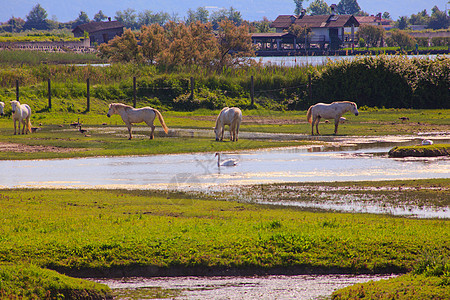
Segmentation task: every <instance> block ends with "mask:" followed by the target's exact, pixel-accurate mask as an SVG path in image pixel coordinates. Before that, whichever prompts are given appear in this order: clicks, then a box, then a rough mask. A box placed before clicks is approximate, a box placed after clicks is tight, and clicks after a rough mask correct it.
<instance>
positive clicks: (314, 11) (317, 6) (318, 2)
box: [307, 0, 331, 15]
mask: <svg viewBox="0 0 450 300" xmlns="http://www.w3.org/2000/svg"><path fill="white" fill-rule="evenodd" d="M307 11H308V13H309V14H311V15H329V14H330V13H331V8H330V7H329V6H328V4H327V3H326V2H325V1H324V0H314V1H313V2H311V4H310V5H309V7H308V9H307Z"/></svg>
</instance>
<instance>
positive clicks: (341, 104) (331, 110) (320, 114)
mask: <svg viewBox="0 0 450 300" xmlns="http://www.w3.org/2000/svg"><path fill="white" fill-rule="evenodd" d="M348 111H351V112H352V113H354V114H355V116H357V115H358V114H359V112H358V108H357V106H356V103H355V102H350V101H338V102H333V103H331V104H324V103H317V104H316V105H312V106H310V107H309V109H308V112H307V113H306V118H307V119H308V122H309V123H311V135H314V124H315V125H316V131H317V134H319V121H320V119H321V118H323V119H334V134H337V130H338V125H339V120H340V118H341V116H342V115H343V114H344V113H346V112H348Z"/></svg>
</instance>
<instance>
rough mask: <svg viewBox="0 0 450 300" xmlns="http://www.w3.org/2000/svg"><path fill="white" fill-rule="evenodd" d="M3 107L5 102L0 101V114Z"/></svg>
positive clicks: (0, 114) (1, 114)
mask: <svg viewBox="0 0 450 300" xmlns="http://www.w3.org/2000/svg"><path fill="white" fill-rule="evenodd" d="M4 108H5V103H4V102H1V101H0V116H3V109H4Z"/></svg>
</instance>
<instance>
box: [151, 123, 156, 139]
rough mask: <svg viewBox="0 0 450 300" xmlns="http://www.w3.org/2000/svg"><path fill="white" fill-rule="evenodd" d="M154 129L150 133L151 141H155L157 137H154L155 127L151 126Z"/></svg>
mask: <svg viewBox="0 0 450 300" xmlns="http://www.w3.org/2000/svg"><path fill="white" fill-rule="evenodd" d="M150 127H151V128H152V132H151V133H150V139H151V140H153V138H154V137H155V136H154V135H153V133H154V132H155V125H152V126H150Z"/></svg>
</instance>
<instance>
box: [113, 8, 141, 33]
mask: <svg viewBox="0 0 450 300" xmlns="http://www.w3.org/2000/svg"><path fill="white" fill-rule="evenodd" d="M114 18H115V19H116V20H117V21H120V22H122V24H123V25H124V26H125V27H127V28H130V29H136V28H137V27H138V24H137V15H136V11H135V10H134V9H132V8H127V9H125V10H123V11H120V10H119V11H117V12H116V16H115V17H114Z"/></svg>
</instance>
